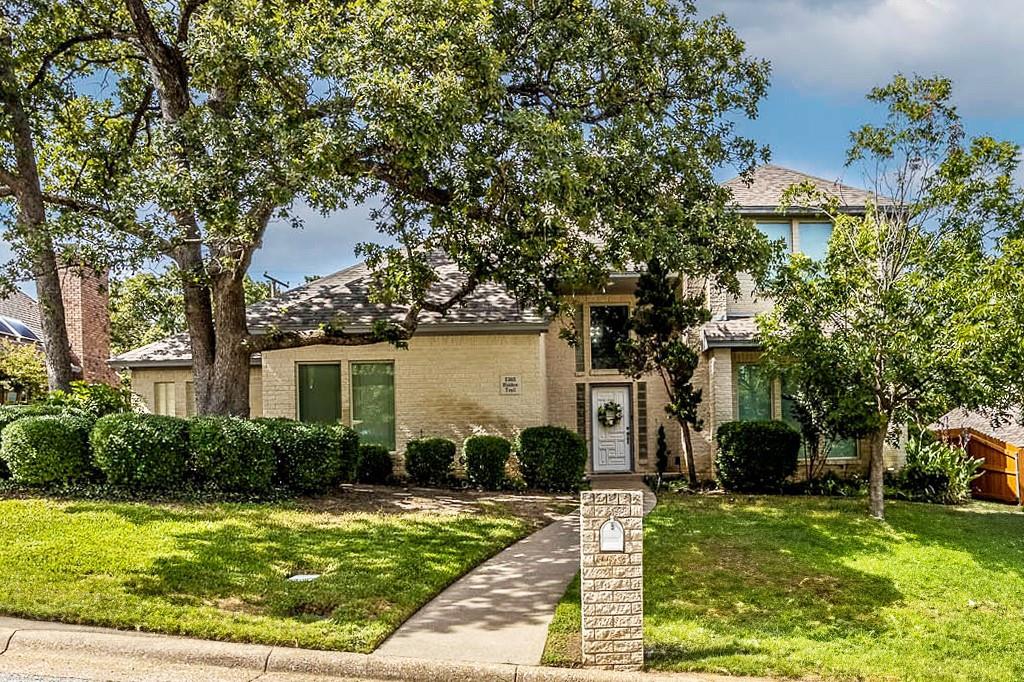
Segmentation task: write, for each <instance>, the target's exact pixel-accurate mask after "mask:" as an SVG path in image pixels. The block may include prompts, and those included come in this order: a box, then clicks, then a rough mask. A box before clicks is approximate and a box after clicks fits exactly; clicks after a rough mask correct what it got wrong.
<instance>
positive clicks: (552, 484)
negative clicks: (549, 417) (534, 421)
mask: <svg viewBox="0 0 1024 682" xmlns="http://www.w3.org/2000/svg"><path fill="white" fill-rule="evenodd" d="M516 456H517V457H518V458H519V468H520V470H521V471H522V473H523V479H524V480H525V481H526V485H527V486H529V487H531V488H538V489H540V490H552V491H572V490H579V487H580V485H581V484H582V483H583V471H584V469H585V467H586V465H587V442H586V441H585V440H584V439H583V436H581V435H579V434H578V433H576V432H575V431H570V430H569V429H565V428H562V427H561V426H533V427H530V428H528V429H523V430H522V432H520V434H519V439H518V442H517V445H516Z"/></svg>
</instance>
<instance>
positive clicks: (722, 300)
mask: <svg viewBox="0 0 1024 682" xmlns="http://www.w3.org/2000/svg"><path fill="white" fill-rule="evenodd" d="M804 181H811V182H814V183H815V184H817V185H818V186H819V187H821V188H822V189H824V190H827V191H830V192H833V193H836V194H837V195H838V196H839V197H840V199H841V201H842V203H843V204H844V205H845V206H846V207H847V210H850V211H854V212H856V211H862V210H863V209H864V204H865V202H866V201H867V199H868V194H867V193H866V192H863V191H861V190H856V189H852V188H849V187H844V186H842V185H838V184H835V183H833V182H829V181H826V180H822V179H820V178H814V177H811V176H807V175H804V174H801V173H797V172H796V171H791V170H787V169H784V168H779V167H776V166H764V167H761V168H759V169H758V170H757V171H756V172H755V174H754V176H753V181H752V183H751V184H749V185H747V184H745V183H743V182H742V181H740V180H739V179H736V180H732V181H730V182H729V183H728V185H729V186H730V187H731V188H732V190H733V193H734V196H735V197H736V199H737V203H738V204H739V210H740V211H741V212H742V213H744V214H745V215H748V216H749V217H750V218H751V219H752V220H754V221H755V222H756V223H757V224H758V226H759V227H760V228H761V229H762V231H764V232H765V233H767V234H768V235H769V236H770V237H771V238H772V239H784V240H785V242H786V244H787V245H789V247H790V248H791V249H793V250H799V251H803V252H805V253H807V254H809V255H811V256H812V257H819V256H821V255H823V254H824V249H825V245H826V244H827V241H828V237H829V235H830V233H831V225H830V224H829V223H827V222H826V221H825V220H824V219H823V218H822V217H821V215H820V214H815V213H813V212H810V211H802V212H801V211H799V210H791V211H789V212H787V213H785V214H783V213H780V212H779V211H778V206H779V203H780V199H781V195H782V193H783V191H784V190H785V189H786V188H787V187H788V186H790V185H791V184H794V183H798V182H804ZM452 274H453V275H454V272H453V273H452ZM636 280H637V275H636V273H618V274H616V275H614V276H613V277H612V278H611V279H610V281H609V282H608V284H607V286H606V287H605V288H604V290H603V291H601V292H600V293H592V294H589V295H585V296H577V297H574V298H572V299H571V300H570V303H572V304H573V308H574V310H575V315H576V319H575V320H574V321H573V322H574V323H575V326H576V328H577V329H579V330H581V334H580V336H581V338H582V343H581V344H579V345H578V346H577V347H573V346H570V345H569V344H568V343H567V342H566V341H565V340H563V339H562V338H560V335H559V332H560V331H561V329H562V328H563V327H565V326H566V324H567V321H565V320H558V319H555V320H548V319H544V318H542V317H540V316H538V315H536V314H534V313H532V312H530V311H527V310H522V309H520V308H519V307H518V306H517V305H516V302H515V301H514V300H513V299H512V298H511V297H509V296H508V295H507V294H506V293H505V292H504V291H503V290H501V289H500V288H499V287H496V286H488V287H483V288H481V289H480V290H479V291H478V292H477V293H476V294H475V295H474V296H473V298H472V299H471V300H470V301H468V303H467V305H466V306H465V307H463V308H460V309H458V310H455V311H453V312H452V313H450V314H449V315H448V316H447V317H444V318H440V317H437V316H434V315H424V317H423V318H421V319H422V321H421V324H420V327H419V329H418V331H417V333H416V335H415V337H414V338H413V339H412V340H411V341H410V343H409V347H408V349H406V350H398V349H395V348H394V347H392V346H391V345H389V344H386V343H381V344H376V345H371V346H362V347H340V346H313V347H308V348H302V349H298V350H281V351H271V352H267V353H264V354H263V355H262V356H261V357H258V358H254V360H253V366H252V370H251V372H252V375H251V376H252V388H251V396H250V407H251V412H252V415H253V416H257V415H262V416H277V417H289V418H294V419H309V420H329V421H341V422H344V423H347V424H351V425H353V426H354V427H355V428H356V429H357V430H358V431H360V433H361V436H362V438H363V440H364V441H370V442H376V443H380V444H383V445H386V446H387V447H389V448H390V449H392V450H394V451H396V452H401V451H402V450H403V449H404V446H405V443H406V442H407V441H408V440H410V439H412V438H417V437H420V436H445V437H448V438H452V439H455V440H456V441H461V440H462V439H463V438H465V437H466V436H468V435H470V434H472V433H476V432H488V433H497V434H502V435H505V436H508V437H511V436H514V434H515V433H516V432H517V431H518V430H520V429H522V428H524V427H528V426H536V425H542V424H557V425H561V426H565V427H568V428H571V429H574V430H577V431H578V432H579V433H581V434H582V435H584V436H585V437H586V440H587V443H588V447H589V451H590V457H589V463H588V467H587V468H588V471H591V472H593V473H622V472H647V471H653V470H654V467H655V442H656V441H655V439H656V437H657V432H658V427H659V426H661V425H664V426H665V428H666V430H667V432H668V442H669V444H670V448H671V450H672V457H671V458H670V460H669V462H670V469H672V470H676V471H678V470H680V469H681V467H682V466H684V465H685V463H681V462H680V454H681V453H680V451H681V447H680V433H679V429H678V427H677V426H676V425H675V423H673V422H672V421H671V420H669V419H668V418H667V416H666V414H665V412H664V409H663V407H664V405H665V402H666V397H665V390H664V387H663V386H662V383H661V380H660V379H658V378H657V377H649V378H643V379H641V380H638V381H636V380H632V379H630V378H629V377H626V376H624V375H623V374H622V373H621V372H620V371H619V370H618V369H617V368H616V364H617V363H616V359H615V354H614V353H613V352H612V351H613V349H614V347H615V344H616V343H617V341H618V339H619V338H621V335H622V334H623V333H624V331H623V329H624V323H625V321H626V319H627V317H628V315H629V307H630V305H631V304H632V302H633V300H634V299H633V291H634V289H635V286H636ZM368 286H369V271H368V270H367V268H366V267H365V265H363V264H359V265H355V266H353V267H350V268H347V269H345V270H342V271H340V272H338V273H335V274H333V275H330V276H328V277H324V278H322V279H319V280H316V281H314V282H311V283H309V284H306V285H304V286H302V287H299V288H296V289H292V290H290V291H288V292H285V293H284V294H282V295H281V296H280V297H278V298H276V299H272V300H270V301H265V302H263V303H259V304H257V305H255V306H252V307H251V308H250V311H249V324H250V328H251V329H252V330H253V331H255V332H257V333H258V332H259V331H260V330H266V329H269V328H271V327H275V328H280V329H310V328H313V327H315V326H317V325H319V324H321V323H326V322H329V321H331V320H334V319H338V318H340V319H343V320H344V321H345V325H346V328H348V329H351V330H357V329H365V328H367V327H368V326H369V325H370V324H371V323H372V322H373V321H374V320H377V319H382V318H394V319H396V320H397V319H400V318H401V316H402V315H403V314H404V311H403V310H401V309H395V308H388V307H385V306H382V305H379V304H374V303H371V302H370V301H369V289H368ZM706 295H707V296H708V303H709V307H710V309H711V310H712V314H713V319H712V321H711V322H709V323H708V324H707V325H706V326H705V327H704V328H703V329H702V330H701V333H700V336H699V341H698V342H699V344H700V351H701V364H700V367H699V368H698V373H697V378H696V383H697V384H698V385H699V387H700V388H702V389H703V398H704V399H703V404H702V406H701V416H702V418H703V421H704V429H703V430H702V431H701V432H700V433H698V434H695V438H694V450H695V461H696V465H697V470H698V472H699V473H700V474H701V475H703V476H709V475H711V473H712V457H713V442H714V433H715V430H716V429H717V427H718V425H719V424H722V423H724V422H726V421H731V420H734V419H785V418H787V416H788V411H787V406H786V401H785V400H784V398H783V392H782V387H781V386H779V385H778V382H777V381H774V382H773V381H771V380H769V379H768V378H767V377H766V376H765V375H764V373H763V372H762V371H761V370H760V366H759V364H758V358H759V350H758V342H757V335H756V323H755V320H754V316H755V315H756V314H757V313H758V312H760V311H762V310H765V309H766V308H767V307H768V306H770V302H768V301H764V300H759V299H758V298H757V296H756V295H755V293H754V290H753V284H752V282H750V281H749V278H748V279H747V280H746V281H745V282H744V287H743V291H742V294H741V295H740V296H739V297H732V296H728V295H725V294H723V293H722V292H718V291H714V290H711V289H708V290H706ZM111 364H112V365H113V366H115V367H119V368H127V369H129V370H130V371H131V377H132V385H133V388H134V390H135V391H136V392H137V393H138V394H139V395H140V396H142V398H143V399H144V400H145V402H146V404H147V405H148V406H149V407H150V409H152V410H153V411H155V412H159V413H164V414H176V415H181V416H184V415H188V414H191V413H192V412H193V409H194V396H193V392H192V385H191V381H192V377H191V371H190V356H189V350H188V342H187V338H186V337H184V336H178V337H172V338H169V339H165V340H163V341H160V342H157V343H154V344H151V345H149V346H145V347H143V348H139V349H137V350H133V351H131V352H128V353H125V354H123V355H121V356H118V357H116V358H114V359H113V360H112V363H111ZM609 402H614V403H617V404H618V405H620V406H621V408H622V419H621V420H620V421H619V423H617V424H616V425H615V426H612V427H608V426H604V425H602V424H601V423H600V421H599V420H598V419H597V413H598V410H599V408H600V406H602V405H604V404H606V403H609ZM862 450H863V452H862ZM835 454H836V458H835V460H834V462H832V465H833V467H834V468H838V469H840V470H857V471H860V470H863V469H864V468H865V466H866V464H865V457H866V454H867V453H866V449H862V448H859V447H858V444H857V443H852V442H851V443H847V444H843V445H842V446H840V447H838V448H837V449H836V452H835ZM890 456H891V457H893V458H896V457H898V454H897V453H895V452H893V453H891V455H890ZM893 463H895V462H893Z"/></svg>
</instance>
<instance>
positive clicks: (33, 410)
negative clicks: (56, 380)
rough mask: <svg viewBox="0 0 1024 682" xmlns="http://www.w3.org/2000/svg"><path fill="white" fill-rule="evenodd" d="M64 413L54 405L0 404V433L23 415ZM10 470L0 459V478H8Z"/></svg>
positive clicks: (34, 415) (36, 415)
mask: <svg viewBox="0 0 1024 682" xmlns="http://www.w3.org/2000/svg"><path fill="white" fill-rule="evenodd" d="M53 414H64V410H63V409H62V408H60V407H57V406H54V405H0V434H2V433H3V430H4V427H5V426H7V425H8V424H12V423H14V422H16V421H18V420H19V419H22V418H24V417H42V416H44V415H53ZM10 477H11V471H10V469H8V468H7V464H6V463H5V462H4V460H3V459H0V479H5V478H10Z"/></svg>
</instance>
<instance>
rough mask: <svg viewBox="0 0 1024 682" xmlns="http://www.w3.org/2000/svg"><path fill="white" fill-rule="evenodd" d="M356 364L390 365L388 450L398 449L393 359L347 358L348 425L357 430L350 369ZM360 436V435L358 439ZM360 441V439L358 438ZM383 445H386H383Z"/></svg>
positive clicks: (396, 398)
mask: <svg viewBox="0 0 1024 682" xmlns="http://www.w3.org/2000/svg"><path fill="white" fill-rule="evenodd" d="M356 365H390V366H391V447H390V448H388V450H389V451H390V452H396V451H397V450H398V381H397V378H398V372H397V367H396V364H395V361H394V360H388V359H384V360H349V362H348V425H349V426H350V427H351V428H352V429H355V430H356V431H357V432H358V429H357V427H356V417H355V414H356V395H355V387H356V384H355V381H354V380H353V378H352V369H353V367H355V366H356ZM361 438H362V436H360V439H361ZM360 442H362V440H360ZM385 447H387V446H386V445H385Z"/></svg>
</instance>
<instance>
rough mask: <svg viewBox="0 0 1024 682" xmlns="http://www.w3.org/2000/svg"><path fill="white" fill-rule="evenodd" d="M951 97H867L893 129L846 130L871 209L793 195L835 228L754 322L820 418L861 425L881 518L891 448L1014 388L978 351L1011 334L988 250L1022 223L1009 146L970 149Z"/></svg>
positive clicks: (907, 88)
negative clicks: (843, 418)
mask: <svg viewBox="0 0 1024 682" xmlns="http://www.w3.org/2000/svg"><path fill="white" fill-rule="evenodd" d="M950 95H951V84H950V82H949V81H948V80H946V79H942V78H915V79H908V78H905V77H903V76H897V77H896V78H895V79H894V80H893V81H892V83H891V84H889V85H887V86H885V87H882V88H877V89H875V90H873V91H872V92H871V93H870V95H869V99H870V100H872V101H874V102H878V103H882V104H885V105H887V107H888V119H887V121H886V123H885V124H884V125H882V126H880V127H876V126H872V125H867V126H864V127H863V128H861V129H860V130H858V131H856V132H854V133H853V135H852V140H853V145H852V147H851V149H850V152H849V156H848V164H856V163H861V162H866V163H864V166H865V168H866V169H868V170H867V171H866V173H868V174H869V175H870V176H871V177H872V182H873V184H874V187H873V189H874V190H875V193H876V196H877V197H878V199H877V200H876V202H875V203H874V204H873V205H870V206H868V207H867V209H866V212H865V213H864V214H853V213H850V212H847V211H844V210H843V207H842V206H841V205H840V204H839V201H838V199H837V198H835V197H826V196H822V195H820V194H818V193H816V192H815V191H814V189H813V188H812V187H798V188H793V189H792V191H791V192H790V198H791V199H792V200H793V201H794V202H796V203H800V204H802V205H804V206H813V207H816V208H819V209H820V210H822V211H824V212H825V213H826V214H827V215H828V216H829V217H830V218H831V219H832V221H833V223H834V232H833V235H832V238H831V241H830V242H829V248H828V254H827V256H826V258H825V260H824V261H823V262H815V261H812V260H810V259H808V258H806V257H803V256H794V258H793V262H792V263H791V264H790V265H789V266H787V267H783V268H782V269H781V270H780V271H779V273H778V275H777V276H776V277H774V278H773V279H772V281H771V282H770V283H769V284H768V286H767V292H768V294H769V295H770V296H771V298H772V299H774V301H775V308H774V309H773V310H772V311H771V312H770V313H768V314H766V315H764V316H762V318H761V334H762V340H763V342H764V346H765V349H766V353H767V356H768V357H769V359H770V360H771V361H772V362H774V363H776V364H785V363H790V365H791V366H792V367H793V369H794V371H795V372H796V373H797V374H798V376H800V377H802V378H803V379H804V380H805V381H806V382H808V384H810V385H814V386H817V387H819V388H820V387H825V388H824V389H822V390H820V391H819V392H818V393H817V394H816V395H815V399H816V400H818V401H820V402H821V404H822V406H823V407H827V408H828V410H830V411H835V412H838V413H845V412H846V411H847V409H849V408H850V407H851V406H852V408H853V413H855V414H866V415H869V417H868V418H867V419H866V420H865V423H866V424H869V425H870V428H869V431H870V435H871V457H870V476H869V488H870V508H871V514H872V515H873V516H875V517H876V518H879V519H881V518H883V517H884V513H885V503H884V499H883V475H884V470H885V464H884V459H883V449H884V445H885V443H886V440H887V439H895V437H896V436H897V435H898V433H899V432H900V430H901V427H902V425H904V424H906V423H908V422H910V421H916V422H918V423H930V422H932V421H934V420H935V419H937V418H938V417H940V416H941V415H942V414H944V413H945V412H946V411H947V410H948V409H949V408H950V407H951V406H953V405H962V406H965V407H977V406H980V405H986V404H991V403H993V402H999V403H1002V402H1004V401H1005V395H1006V394H1007V393H1008V392H1009V391H1011V390H1013V385H1014V384H1015V383H1019V377H1018V379H1017V381H1016V382H1015V381H1013V378H1012V377H1010V376H1009V375H1007V374H1006V373H1005V372H1003V371H1002V369H1001V363H1000V362H997V361H995V358H993V357H991V356H990V354H989V353H987V352H985V351H986V349H989V348H991V347H992V346H993V344H992V343H991V340H992V339H998V338H1003V335H1004V333H1009V332H1011V331H1012V330H1007V329H1006V328H1005V327H1006V325H1008V324H1009V325H1012V324H1013V322H1012V320H1007V319H1005V318H1004V317H1002V316H999V315H994V314H992V311H991V306H992V301H993V298H992V296H991V293H990V291H989V287H988V285H987V284H986V283H987V282H989V281H991V278H990V275H991V271H992V267H993V262H994V258H993V256H992V255H991V254H990V253H989V252H988V251H987V250H986V242H987V241H989V240H990V238H991V237H993V236H998V235H1000V234H1005V233H1006V232H1008V231H1009V230H1011V229H1014V228H1016V226H1017V224H1018V222H1019V221H1020V219H1021V215H1022V207H1024V201H1022V198H1021V192H1020V190H1019V188H1017V187H1016V186H1015V185H1014V183H1013V179H1012V178H1013V176H1014V172H1015V171H1016V169H1017V165H1018V159H1017V155H1018V149H1017V147H1016V145H1013V144H1012V143H1009V142H998V141H996V140H993V139H992V138H988V137H980V138H974V139H971V140H969V141H965V140H964V134H963V128H962V125H961V123H960V119H959V116H958V115H957V113H956V109H955V108H954V107H953V106H952V105H951V104H950V103H949V99H950ZM886 197H888V198H886ZM1010 338H1017V336H1011V337H1010ZM1007 352H1010V353H1011V354H1012V355H1013V356H1015V357H1019V356H1020V353H1021V352H1022V351H1021V348H1020V347H1019V346H1017V347H1013V348H1010V349H1008V350H1007Z"/></svg>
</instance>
